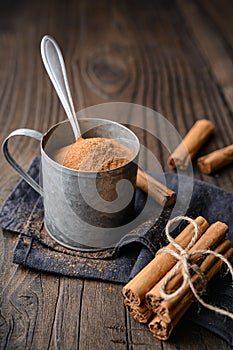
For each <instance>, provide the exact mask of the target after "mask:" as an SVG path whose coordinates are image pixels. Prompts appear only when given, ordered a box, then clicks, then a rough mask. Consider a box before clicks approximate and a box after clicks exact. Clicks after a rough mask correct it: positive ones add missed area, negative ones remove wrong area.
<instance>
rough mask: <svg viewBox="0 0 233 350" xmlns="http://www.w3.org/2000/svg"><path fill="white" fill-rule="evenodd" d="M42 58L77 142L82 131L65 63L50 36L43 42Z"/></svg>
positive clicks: (44, 38)
mask: <svg viewBox="0 0 233 350" xmlns="http://www.w3.org/2000/svg"><path fill="white" fill-rule="evenodd" d="M41 56H42V60H43V62H44V66H45V68H46V70H47V73H48V75H49V77H50V80H51V81H52V83H53V86H54V88H55V90H56V92H57V94H58V96H59V98H60V101H61V103H62V105H63V107H64V109H65V111H66V114H67V116H68V118H69V121H70V123H71V126H72V129H73V132H74V135H75V139H76V140H77V139H78V138H79V137H80V136H81V131H80V128H79V124H78V121H77V118H76V114H75V109H74V104H73V100H72V97H71V93H70V88H69V83H68V79H67V73H66V67H65V63H64V60H63V57H62V53H61V50H60V48H59V46H58V44H57V43H56V41H55V40H54V39H53V38H51V37H50V36H48V35H46V36H44V37H43V39H42V41H41Z"/></svg>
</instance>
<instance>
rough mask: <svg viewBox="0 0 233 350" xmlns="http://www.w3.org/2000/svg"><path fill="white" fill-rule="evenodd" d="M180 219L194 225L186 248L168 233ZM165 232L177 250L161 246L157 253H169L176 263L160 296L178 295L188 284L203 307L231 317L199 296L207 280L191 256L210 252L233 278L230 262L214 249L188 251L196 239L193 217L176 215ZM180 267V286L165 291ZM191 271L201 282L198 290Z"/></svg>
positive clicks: (232, 317)
mask: <svg viewBox="0 0 233 350" xmlns="http://www.w3.org/2000/svg"><path fill="white" fill-rule="evenodd" d="M181 220H186V221H188V222H190V223H191V224H192V225H193V226H194V235H193V237H192V239H191V240H190V242H189V244H188V245H187V247H186V248H182V247H181V246H180V245H179V244H178V243H177V242H176V241H175V239H174V238H173V237H172V236H171V235H170V233H169V229H170V227H171V225H172V224H173V223H174V222H178V221H181ZM165 233H166V236H167V239H168V241H169V242H170V243H171V244H172V245H173V247H175V248H176V250H177V251H174V250H172V249H169V248H167V247H164V248H161V249H160V250H159V251H158V253H157V254H159V253H160V252H166V253H168V254H170V255H171V256H173V257H174V258H175V259H176V260H177V263H176V265H175V267H174V268H173V270H172V273H171V274H170V275H169V276H168V277H167V278H166V279H165V280H164V282H163V283H162V285H161V289H160V296H161V298H162V299H164V300H170V299H172V298H174V297H176V296H178V295H179V294H180V293H181V292H182V291H183V290H184V289H185V288H186V287H187V285H189V287H190V289H191V291H192V293H193V295H194V296H195V298H196V299H197V300H198V302H199V303H200V304H201V305H203V306H204V307H206V308H207V309H209V310H212V311H215V312H216V313H219V314H222V315H225V316H228V317H230V318H231V319H233V313H231V312H229V311H227V310H224V309H221V308H219V307H217V306H214V305H211V304H208V303H206V302H205V301H204V300H203V299H202V298H201V297H200V294H201V293H203V292H204V291H205V290H206V286H207V282H208V281H207V278H206V276H205V274H204V273H203V271H202V270H201V269H200V267H199V266H198V265H197V264H195V263H192V261H191V257H192V256H193V255H194V254H202V255H210V254H212V255H214V256H215V257H216V258H218V259H220V260H221V261H222V262H223V263H225V264H226V265H227V268H228V270H229V271H230V274H231V276H232V279H233V267H232V265H231V264H230V262H229V261H228V260H227V259H226V258H225V257H224V256H223V255H222V254H219V253H216V252H215V251H213V250H210V249H198V250H194V251H192V252H189V250H190V248H192V247H193V245H194V244H195V243H196V241H197V240H198V233H199V227H198V225H197V223H196V221H194V220H193V219H191V218H189V217H187V216H177V217H175V218H173V219H171V220H169V221H168V223H167V225H166V229H165ZM180 269H181V273H182V277H183V282H182V284H181V286H180V287H179V288H177V289H176V290H175V291H174V292H173V293H167V292H166V287H167V285H168V283H169V281H170V280H172V278H173V277H174V276H175V275H176V273H177V271H179V270H180ZM192 272H194V273H196V274H197V275H198V277H199V282H200V284H201V290H200V291H197V290H196V288H195V287H194V284H193V282H192V274H191V273H192Z"/></svg>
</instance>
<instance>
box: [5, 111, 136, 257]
mask: <svg viewBox="0 0 233 350" xmlns="http://www.w3.org/2000/svg"><path fill="white" fill-rule="evenodd" d="M79 123H80V128H81V133H82V135H83V136H84V137H106V138H111V139H114V140H116V141H118V142H120V143H122V144H123V145H125V146H127V147H128V148H129V149H130V150H131V151H132V153H133V159H131V160H130V161H129V162H128V163H127V164H125V165H124V166H121V167H119V168H116V169H113V170H110V171H101V172H88V171H79V170H73V169H69V168H66V167H64V166H63V165H61V164H58V163H57V162H55V161H54V160H53V156H54V153H55V152H56V150H58V149H60V148H62V147H65V146H67V145H70V144H71V143H73V142H74V141H75V140H74V136H73V132H72V129H71V127H70V123H69V122H68V121H64V122H60V123H58V124H56V125H54V126H52V127H51V128H50V129H49V130H48V131H47V132H46V133H45V134H44V135H43V134H42V133H40V132H38V131H35V130H31V129H17V130H15V131H13V132H12V133H11V134H10V135H9V136H8V137H7V138H6V139H5V140H4V142H3V145H2V149H3V154H4V156H5V158H6V160H7V161H8V162H9V163H10V165H11V166H12V167H13V168H14V169H15V170H16V171H17V172H18V173H19V174H20V176H21V177H22V178H23V179H24V180H25V181H26V182H27V183H28V184H29V185H30V186H31V187H32V188H33V189H34V190H35V191H37V192H38V193H39V194H40V195H42V196H43V202H44V225H45V228H46V230H47V232H48V234H49V235H50V236H51V237H52V238H53V239H54V240H56V241H57V242H58V243H60V244H61V245H63V246H65V247H68V248H71V249H76V250H83V251H92V250H94V251H95V250H101V249H106V248H111V247H114V246H115V245H116V244H117V243H118V242H119V241H120V240H121V239H122V237H123V236H124V235H125V234H126V233H127V232H125V230H124V229H123V228H124V226H125V222H127V218H129V217H130V215H131V214H132V210H133V206H134V191H135V187H136V175H137V159H138V154H139V150H140V143H139V140H138V138H137V136H136V135H135V134H134V133H133V132H132V131H131V130H129V129H128V128H126V127H125V126H123V125H121V124H119V123H116V122H113V121H110V120H105V119H97V118H83V119H80V120H79ZM16 135H22V136H29V137H32V138H34V139H36V140H38V141H40V150H41V175H42V187H41V186H40V185H39V184H38V183H37V182H36V181H35V180H34V179H32V178H31V177H30V176H29V175H28V174H27V173H26V172H25V171H24V170H23V169H22V168H21V167H20V166H19V165H18V164H17V163H16V161H15V160H14V159H13V158H12V156H11V154H10V153H9V150H8V140H9V139H10V138H11V137H13V136H16ZM126 226H127V225H126Z"/></svg>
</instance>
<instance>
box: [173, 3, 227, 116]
mask: <svg viewBox="0 0 233 350" xmlns="http://www.w3.org/2000/svg"><path fill="white" fill-rule="evenodd" d="M178 4H179V6H180V8H181V10H182V12H183V14H184V16H188V17H189V22H188V25H189V26H190V29H191V30H192V31H193V34H194V36H195V38H196V41H197V42H198V46H199V49H200V50H201V51H202V53H203V55H204V56H205V58H206V60H207V61H208V63H209V65H210V67H211V70H212V72H213V75H214V77H215V79H216V81H217V82H218V84H220V85H221V87H222V91H223V94H224V96H225V99H226V102H227V103H228V106H229V108H231V112H232V97H233V96H232V95H231V91H232V79H233V62H232V59H231V57H230V56H229V53H228V51H227V49H226V47H225V45H224V42H223V41H222V37H221V36H219V35H218V34H219V33H217V32H216V30H215V29H214V28H213V27H212V26H210V25H209V24H208V22H207V21H206V16H205V14H204V13H202V12H201V10H200V8H198V6H197V4H195V3H190V2H189V3H187V2H184V1H182V0H181V1H180V0H178ZM223 18H224V20H225V17H223ZM226 22H227V21H226ZM228 23H229V22H228ZM210 38H211V40H210ZM225 91H226V92H225Z"/></svg>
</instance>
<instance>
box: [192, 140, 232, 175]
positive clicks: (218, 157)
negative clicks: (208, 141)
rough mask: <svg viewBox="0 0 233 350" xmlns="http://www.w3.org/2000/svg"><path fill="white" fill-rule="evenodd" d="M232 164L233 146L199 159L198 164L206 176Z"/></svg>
mask: <svg viewBox="0 0 233 350" xmlns="http://www.w3.org/2000/svg"><path fill="white" fill-rule="evenodd" d="M231 162H233V144H232V145H230V146H227V147H224V148H220V149H218V150H216V151H214V152H211V153H209V154H206V155H205V156H202V157H200V158H198V159H197V164H198V166H199V168H200V170H201V171H202V172H203V173H204V174H210V173H212V172H213V171H215V170H218V169H220V168H222V167H224V166H225V165H228V164H230V163H231Z"/></svg>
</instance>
